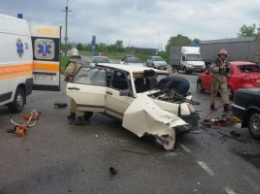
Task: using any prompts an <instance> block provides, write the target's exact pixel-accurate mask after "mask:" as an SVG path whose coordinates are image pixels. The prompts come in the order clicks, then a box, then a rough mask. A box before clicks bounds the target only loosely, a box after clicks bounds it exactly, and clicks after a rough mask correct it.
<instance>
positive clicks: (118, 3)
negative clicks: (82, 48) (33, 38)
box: [0, 0, 260, 49]
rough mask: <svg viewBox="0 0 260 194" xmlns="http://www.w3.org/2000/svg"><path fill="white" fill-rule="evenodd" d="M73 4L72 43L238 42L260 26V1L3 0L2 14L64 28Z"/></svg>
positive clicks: (158, 44)
mask: <svg viewBox="0 0 260 194" xmlns="http://www.w3.org/2000/svg"><path fill="white" fill-rule="evenodd" d="M67 3H68V7H69V10H71V12H69V13H68V37H69V42H77V43H78V42H80V43H90V42H91V39H92V36H93V35H95V36H96V41H97V43H100V42H103V43H106V44H113V43H115V42H116V40H122V41H123V43H124V46H128V45H131V46H137V47H148V48H158V47H159V49H161V47H162V48H163V49H164V47H165V45H166V44H167V41H168V40H169V39H170V37H171V36H176V35H177V34H181V35H184V36H188V37H189V38H191V39H194V38H199V39H200V40H212V39H222V38H233V37H236V36H237V33H238V31H239V28H240V27H241V26H242V25H244V24H246V25H252V24H253V23H256V24H257V25H258V24H259V23H260V14H259V8H260V0H250V1H249V0H248V1H246V0H69V1H67V0H0V13H3V14H8V15H12V16H16V15H17V13H23V16H24V19H26V20H27V21H28V22H29V23H39V24H48V25H58V26H62V28H63V31H62V37H63V42H64V36H65V33H64V29H65V12H62V10H64V9H65V6H66V5H67Z"/></svg>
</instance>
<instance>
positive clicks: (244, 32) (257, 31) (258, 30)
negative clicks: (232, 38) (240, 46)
mask: <svg viewBox="0 0 260 194" xmlns="http://www.w3.org/2000/svg"><path fill="white" fill-rule="evenodd" d="M256 35H260V25H259V27H256V24H252V25H248V26H247V25H245V24H244V25H243V26H242V27H241V28H240V29H239V33H237V36H238V37H252V36H256Z"/></svg>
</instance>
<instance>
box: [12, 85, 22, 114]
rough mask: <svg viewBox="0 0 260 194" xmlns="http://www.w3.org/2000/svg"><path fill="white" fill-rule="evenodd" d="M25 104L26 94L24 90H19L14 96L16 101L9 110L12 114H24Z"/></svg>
mask: <svg viewBox="0 0 260 194" xmlns="http://www.w3.org/2000/svg"><path fill="white" fill-rule="evenodd" d="M24 104H25V93H24V90H23V89H22V88H17V90H16V92H15V96H14V101H13V102H12V103H10V104H9V110H10V111H11V112H12V113H19V112H22V110H23V107H24Z"/></svg>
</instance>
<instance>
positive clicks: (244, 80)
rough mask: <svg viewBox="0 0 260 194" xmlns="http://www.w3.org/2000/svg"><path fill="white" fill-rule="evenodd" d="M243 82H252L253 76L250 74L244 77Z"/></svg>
mask: <svg viewBox="0 0 260 194" xmlns="http://www.w3.org/2000/svg"><path fill="white" fill-rule="evenodd" d="M242 82H243V83H251V78H250V77H249V76H245V77H243V78H242Z"/></svg>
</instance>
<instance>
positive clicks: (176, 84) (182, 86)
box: [157, 76, 190, 95]
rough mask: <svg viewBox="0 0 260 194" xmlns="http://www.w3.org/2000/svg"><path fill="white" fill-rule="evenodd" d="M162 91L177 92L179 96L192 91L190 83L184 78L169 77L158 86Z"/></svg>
mask: <svg viewBox="0 0 260 194" xmlns="http://www.w3.org/2000/svg"><path fill="white" fill-rule="evenodd" d="M157 88H158V89H160V90H175V91H176V92H177V93H178V94H181V95H185V94H187V92H188V91H189V89H190V82H189V81H188V80H187V79H185V78H184V77H180V76H168V77H166V78H163V79H161V80H160V81H159V83H158V84H157Z"/></svg>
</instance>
